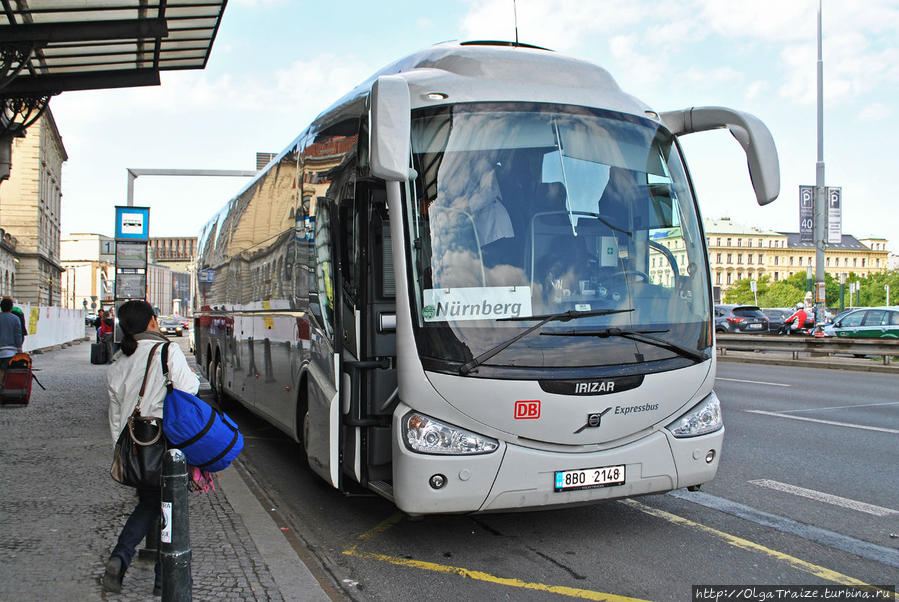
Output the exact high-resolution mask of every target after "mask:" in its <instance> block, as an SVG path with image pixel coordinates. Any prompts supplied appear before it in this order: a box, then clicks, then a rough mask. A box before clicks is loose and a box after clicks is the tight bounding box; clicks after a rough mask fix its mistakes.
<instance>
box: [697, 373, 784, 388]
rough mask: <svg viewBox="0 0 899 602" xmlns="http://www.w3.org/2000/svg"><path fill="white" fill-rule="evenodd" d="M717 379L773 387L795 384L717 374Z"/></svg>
mask: <svg viewBox="0 0 899 602" xmlns="http://www.w3.org/2000/svg"><path fill="white" fill-rule="evenodd" d="M715 380H728V381H730V382H732V383H750V384H753V385H770V386H772V387H792V386H793V385H785V384H783V383H766V382H765V381H763V380H743V379H740V378H724V377H723V376H716V377H715Z"/></svg>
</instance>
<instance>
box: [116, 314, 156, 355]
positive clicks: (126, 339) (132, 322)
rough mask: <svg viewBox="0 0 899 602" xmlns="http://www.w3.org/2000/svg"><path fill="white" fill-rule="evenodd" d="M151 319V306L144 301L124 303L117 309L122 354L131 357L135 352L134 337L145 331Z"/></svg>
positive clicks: (135, 342) (135, 343)
mask: <svg viewBox="0 0 899 602" xmlns="http://www.w3.org/2000/svg"><path fill="white" fill-rule="evenodd" d="M152 317H153V306H152V305H150V304H149V303H147V302H146V301H126V302H125V303H123V304H122V306H121V307H120V308H119V326H121V328H122V335H123V336H122V344H121V347H122V352H123V353H124V354H125V355H131V354H133V353H134V352H135V351H137V341H136V340H135V338H134V335H136V334H139V333H141V332H144V331H146V330H147V326H148V325H149V324H150V319H151V318H152Z"/></svg>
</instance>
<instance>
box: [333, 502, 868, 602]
mask: <svg viewBox="0 0 899 602" xmlns="http://www.w3.org/2000/svg"><path fill="white" fill-rule="evenodd" d="M619 501H620V502H621V503H622V504H624V505H626V506H630V507H631V508H633V509H635V510H639V511H640V512H643V513H645V514H649V515H650V516H655V517H657V518H661V519H663V520H666V521H668V522H670V523H673V524H676V525H681V526H685V527H690V528H693V529H697V530H699V531H702V532H703V533H706V534H708V535H712V536H714V537H717V538H718V539H722V540H724V541H725V542H726V543H728V544H730V545H732V546H736V547H738V548H741V549H743V550H747V551H750V552H760V553H762V554H764V555H766V556H769V557H771V558H774V559H775V560H780V561H783V562H786V563H787V564H789V565H790V566H791V567H793V568H794V569H797V570H799V571H803V572H806V573H809V574H811V575H814V576H816V577H819V578H821V579H823V580H825V581H828V582H831V583H838V584H842V585H851V586H855V587H859V588H861V589H867V590H871V591H877V590H878V588H877V587H875V586H872V585H869V584H867V583H865V582H864V581H859V580H858V579H855V578H853V577H850V576H848V575H844V574H842V573H838V572H837V571H833V570H831V569H828V568H825V567H822V566H818V565H816V564H812V563H811V562H807V561H805V560H802V559H800V558H796V557H795V556H790V555H789V554H785V553H783V552H778V551H777V550H773V549H771V548H767V547H765V546H763V545H761V544H758V543H755V542H753V541H749V540H748V539H743V538H742V537H737V536H736V535H731V534H730V533H725V532H724V531H719V530H718V529H714V528H712V527H709V526H706V525H703V524H701V523H697V522H694V521H692V520H690V519H687V518H684V517H682V516H678V515H676V514H671V513H670V512H666V511H664V510H659V509H657V508H652V507H650V506H647V505H645V504H641V503H640V502H637V501H635V500H632V499H624V500H619ZM402 518H403V514H402V513H401V512H397V513H396V514H394V515H393V516H391V517H389V518H387V519H386V520H384V521H382V522H380V523H379V524H377V525H375V526H374V527H372V528H371V529H369V530H368V531H366V532H365V533H363V534H362V535H360V536H359V537H358V538H357V539H356V542H355V543H353V544H351V545H349V546H347V547H346V548H345V549H344V550H343V554H344V555H346V556H353V557H356V558H366V559H369V560H377V561H380V562H387V563H389V564H393V565H396V566H403V567H409V568H415V569H421V570H425V571H432V572H435V573H444V574H451V575H458V576H460V577H466V578H468V579H474V580H475V581H484V582H487V583H495V584H497V585H505V586H507V587H518V588H522V589H529V590H535V591H542V592H549V593H552V594H559V595H561V596H568V597H571V598H580V599H582V600H605V601H608V602H644V601H642V600H641V599H640V598H630V597H628V596H619V595H617V594H608V593H605V592H598V591H594V590H588V589H579V588H575V587H567V586H564V585H547V584H545V583H534V582H528V581H522V580H521V579H515V578H509V577H499V576H496V575H491V574H490V573H485V572H483V571H474V570H471V569H466V568H464V567H458V566H451V565H446V564H438V563H436V562H426V561H423V560H413V559H411V558H400V557H397V556H390V555H387V554H378V553H375V552H364V551H360V550H359V546H360V545H361V544H362V543H363V542H364V541H366V540H368V539H371V538H372V537H374V536H375V535H378V534H380V533H383V532H385V531H387V530H388V529H390V528H391V527H393V526H394V525H395V524H397V523H398V522H400V521H401V520H402Z"/></svg>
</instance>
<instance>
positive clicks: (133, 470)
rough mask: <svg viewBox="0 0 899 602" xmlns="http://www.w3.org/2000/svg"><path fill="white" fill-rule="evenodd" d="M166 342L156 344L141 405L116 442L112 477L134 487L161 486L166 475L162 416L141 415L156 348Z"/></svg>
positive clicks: (141, 389)
mask: <svg viewBox="0 0 899 602" xmlns="http://www.w3.org/2000/svg"><path fill="white" fill-rule="evenodd" d="M161 344H162V343H156V344H155V345H153V349H152V350H150V356H149V357H148V358H147V368H146V370H145V371H144V382H143V383H142V384H141V386H140V393H139V394H138V396H137V405H136V406H135V408H134V412H132V413H131V416H129V417H128V424H126V425H125V428H123V429H122V434H121V435H119V439H118V441H116V444H115V452H114V454H113V457H112V466H111V467H110V469H109V474H110V476H111V477H112V478H113V479H114V480H116V481H118V482H119V483H121V484H122V485H128V486H130V487H138V488H146V487H159V486H160V483H161V475H162V456H163V454H164V453H165V451H166V447H167V444H166V439H165V437H163V435H162V418H157V417H152V416H141V415H140V404H141V402H142V401H143V399H144V389H146V388H147V377H148V376H149V375H150V364H151V363H152V362H153V356H154V355H156V349H157V348H158V347H159V346H160V345H161Z"/></svg>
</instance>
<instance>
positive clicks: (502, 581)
mask: <svg viewBox="0 0 899 602" xmlns="http://www.w3.org/2000/svg"><path fill="white" fill-rule="evenodd" d="M357 545H358V544H357ZM343 553H344V554H346V555H347V556H355V557H357V558H368V559H371V560H380V561H381V562H389V563H390V564H395V565H397V566H405V567H410V568H415V569H423V570H425V571H433V572H435V573H447V574H453V575H459V576H460V577H467V578H469V579H474V580H475V581H486V582H487V583H495V584H497V585H505V586H508V587H519V588H522V589H531V590H536V591H541V592H549V593H552V594H559V595H562V596H569V597H571V598H580V599H582V600H606V601H607V602H645V601H643V600H641V599H640V598H629V597H627V596H617V595H615V594H606V593H603V592H596V591H593V590H589V589H578V588H576V587H566V586H564V585H546V584H545V583H531V582H528V581H522V580H521V579H510V578H508V577H497V576H496V575H491V574H490V573H485V572H483V571H472V570H469V569H466V568H462V567H458V566H449V565H446V564H437V563H435V562H424V561H422V560H412V559H410V558H397V557H396V556H388V555H386V554H375V553H373V552H360V551H358V550H357V549H356V546H351V547H350V548H347V549H346V550H344V552H343Z"/></svg>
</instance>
